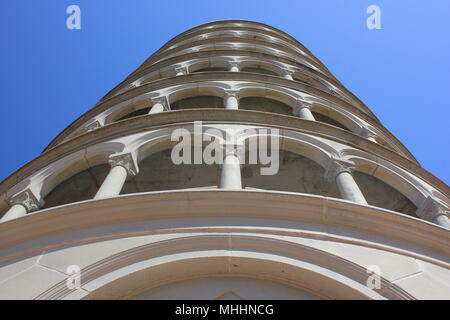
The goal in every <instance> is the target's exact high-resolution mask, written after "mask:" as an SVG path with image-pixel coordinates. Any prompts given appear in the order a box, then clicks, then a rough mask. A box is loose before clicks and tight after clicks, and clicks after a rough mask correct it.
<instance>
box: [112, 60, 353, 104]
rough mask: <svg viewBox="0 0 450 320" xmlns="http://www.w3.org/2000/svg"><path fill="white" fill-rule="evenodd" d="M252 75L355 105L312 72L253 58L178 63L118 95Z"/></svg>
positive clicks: (134, 82) (143, 77) (147, 77)
mask: <svg viewBox="0 0 450 320" xmlns="http://www.w3.org/2000/svg"><path fill="white" fill-rule="evenodd" d="M217 71H223V72H227V71H231V72H251V73H259V74H266V75H272V76H279V77H283V78H285V79H288V80H292V81H299V82H302V83H305V84H308V85H311V86H313V87H315V88H316V89H320V90H322V91H325V92H327V93H329V94H333V95H336V96H339V97H340V98H342V99H344V100H345V101H347V102H349V103H354V102H353V101H352V100H351V99H350V98H349V97H348V96H347V95H346V94H345V93H343V92H342V91H341V90H340V89H338V88H337V87H336V86H334V85H333V84H331V83H330V82H328V81H326V80H323V79H321V78H320V77H316V76H313V75H312V73H306V72H305V71H302V70H299V69H298V68H296V67H292V66H290V65H286V64H284V63H280V62H275V61H270V60H266V59H252V58H250V57H239V56H237V57H223V56H219V57H208V58H204V59H195V60H191V61H186V62H183V63H181V64H174V65H172V66H168V67H165V68H162V69H159V70H157V71H153V72H149V73H147V74H146V75H144V76H142V77H140V78H139V79H137V80H135V81H133V82H132V83H131V84H130V85H128V87H127V88H124V89H122V90H119V91H118V92H117V94H119V93H123V92H124V91H126V90H128V89H130V88H134V87H137V86H141V85H144V84H147V83H151V82H153V81H157V80H161V79H165V78H170V77H174V76H177V75H184V74H189V73H198V72H217Z"/></svg>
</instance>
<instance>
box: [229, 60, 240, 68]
mask: <svg viewBox="0 0 450 320" xmlns="http://www.w3.org/2000/svg"><path fill="white" fill-rule="evenodd" d="M239 65H240V63H239V62H237V61H231V62H229V66H230V68H233V67H235V68H239Z"/></svg>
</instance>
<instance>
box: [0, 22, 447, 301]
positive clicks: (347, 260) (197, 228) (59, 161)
mask: <svg viewBox="0 0 450 320" xmlns="http://www.w3.org/2000/svg"><path fill="white" fill-rule="evenodd" d="M196 121H202V124H203V126H202V129H201V130H202V132H201V134H202V135H203V136H207V137H208V139H209V140H215V141H218V143H219V144H220V145H221V146H226V143H227V141H226V139H225V138H224V137H226V136H227V135H230V133H231V135H233V137H236V139H237V141H238V142H237V144H236V145H233V147H232V148H229V147H224V148H223V159H224V163H223V164H221V165H219V164H213V165H209V164H204V163H203V164H181V165H177V164H174V162H173V160H172V159H171V150H173V147H174V145H175V143H176V142H174V141H173V140H172V139H171V137H172V134H173V132H174V130H180V129H183V130H184V132H187V134H188V135H189V136H190V137H192V139H195V137H196V136H197V135H199V132H197V131H196ZM271 129H277V130H278V131H277V134H276V138H277V141H279V160H280V161H279V170H278V172H277V174H275V175H267V176H264V175H260V171H261V169H262V168H263V167H264V166H263V165H261V164H250V163H247V162H245V161H243V160H244V159H248V158H249V153H250V152H251V151H252V149H251V148H252V147H251V140H252V139H254V138H255V137H256V138H258V139H259V138H260V137H263V136H268V137H269V138H272V137H274V136H275V134H274V133H272V131H270V130H271ZM205 146H206V143H205V142H203V148H204V147H205ZM258 148H261V147H258ZM241 150H245V151H244V152H243V153H242V156H243V157H241V154H240V153H239V152H240V151H241ZM277 151H278V149H277ZM194 153H195V148H193V149H192V154H194ZM449 197H450V192H449V187H448V186H447V185H446V184H445V183H443V182H442V181H440V180H439V179H438V178H436V177H434V176H433V175H432V174H430V173H429V172H428V171H426V170H425V169H423V168H422V167H421V166H420V165H419V164H418V162H417V161H416V160H415V158H414V157H413V155H412V154H411V153H410V152H409V151H408V150H407V149H406V148H405V147H404V146H403V145H402V143H401V142H400V141H399V140H398V139H396V138H395V137H394V136H393V135H392V134H391V133H390V132H389V131H388V130H386V128H384V127H383V125H382V124H381V123H380V122H379V120H378V119H377V118H376V117H375V115H374V114H373V113H372V112H371V111H370V110H369V109H368V108H367V107H366V106H365V105H364V103H363V102H361V101H360V100H359V99H358V98H357V97H356V96H354V95H353V94H352V93H351V92H349V91H348V90H347V89H346V88H345V87H344V86H342V84H341V83H340V82H339V81H338V80H337V79H336V78H335V77H334V76H333V75H332V74H331V73H330V72H329V71H328V69H327V68H326V67H325V66H324V65H323V64H322V63H321V62H320V61H319V60H318V59H317V58H316V57H314V56H313V55H312V54H311V53H310V52H309V50H308V49H306V48H305V47H304V46H303V45H301V44H300V43H299V42H298V41H296V40H295V39H293V38H292V37H291V36H289V35H287V34H285V33H284V32H282V31H280V30H277V29H274V28H272V27H270V26H267V25H263V24H260V23H256V22H250V21H238V20H230V21H217V22H211V23H208V24H204V25H200V26H197V27H195V28H192V29H190V30H188V31H186V32H184V33H182V34H180V35H178V36H177V37H175V38H173V39H172V40H170V41H169V42H168V43H166V44H165V45H164V46H163V47H162V48H161V49H159V50H158V51H157V52H156V53H154V54H153V55H152V56H151V57H150V58H149V59H147V60H146V61H145V62H144V63H143V64H142V65H141V66H140V67H139V68H138V69H137V70H136V71H134V72H133V73H131V74H130V75H129V76H128V77H127V78H126V79H125V80H124V81H123V82H122V83H120V84H119V85H118V86H116V87H115V88H114V89H113V90H111V91H110V92H109V93H108V94H107V95H106V96H105V97H104V98H103V99H101V100H100V101H99V102H98V103H97V104H96V105H95V106H94V107H93V108H92V109H90V110H89V111H87V112H86V113H85V114H84V115H82V116H81V117H80V118H79V119H77V120H75V121H74V122H73V123H72V124H71V125H70V126H69V127H67V128H66V129H65V130H64V131H63V132H61V134H59V135H58V136H57V137H56V138H55V139H54V140H53V141H52V142H51V143H50V144H49V146H48V147H47V148H46V150H44V152H43V153H42V154H41V155H40V156H38V157H37V158H35V159H33V160H32V161H30V162H29V163H27V164H26V165H24V166H23V167H22V168H20V169H19V170H17V171H16V172H14V173H13V174H11V175H10V176H9V177H7V178H6V179H5V180H4V181H3V182H1V183H0V217H1V218H0V299H450V270H449V269H450V249H449V244H450V232H449V229H450V222H449V206H450V200H449ZM374 268H375V269H376V270H378V271H377V272H375V273H374V271H373V270H375V269H374ZM74 270H75V271H76V270H78V271H79V272H78V271H76V272H75V271H74ZM374 279H375V280H374ZM373 281H375V282H373ZM374 283H375V285H373V284H374Z"/></svg>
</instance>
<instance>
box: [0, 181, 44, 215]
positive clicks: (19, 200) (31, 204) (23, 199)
mask: <svg viewBox="0 0 450 320" xmlns="http://www.w3.org/2000/svg"><path fill="white" fill-rule="evenodd" d="M9 203H10V205H11V208H10V209H9V210H8V211H7V212H6V213H5V214H4V215H3V217H2V218H1V219H0V222H5V221H8V220H12V219H16V218H20V217H23V216H25V215H27V213H30V212H32V211H36V210H39V208H41V207H42V206H43V204H44V203H43V202H42V201H41V202H39V201H38V200H37V198H36V197H35V196H34V194H33V192H32V191H31V190H30V189H26V190H24V191H22V192H20V193H18V194H16V195H14V196H13V197H12V198H11V199H10V200H9Z"/></svg>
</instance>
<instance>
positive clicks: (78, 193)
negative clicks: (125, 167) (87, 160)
mask: <svg viewBox="0 0 450 320" xmlns="http://www.w3.org/2000/svg"><path fill="white" fill-rule="evenodd" d="M109 170H110V166H109V165H108V164H101V165H98V166H95V167H91V168H89V169H87V170H84V171H82V172H79V173H77V174H75V175H73V176H72V177H70V178H69V179H67V180H65V181H64V182H62V183H60V184H59V185H58V186H56V187H55V188H54V189H53V190H52V191H50V192H49V193H48V194H47V196H46V197H45V198H44V206H43V208H42V209H47V208H51V207H56V206H60V205H64V204H68V203H73V202H78V201H84V200H90V199H93V198H94V196H95V194H96V193H97V191H98V189H99V188H100V186H101V184H102V183H103V181H104V180H105V178H106V176H107V175H108V172H109Z"/></svg>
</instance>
